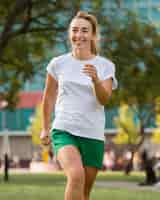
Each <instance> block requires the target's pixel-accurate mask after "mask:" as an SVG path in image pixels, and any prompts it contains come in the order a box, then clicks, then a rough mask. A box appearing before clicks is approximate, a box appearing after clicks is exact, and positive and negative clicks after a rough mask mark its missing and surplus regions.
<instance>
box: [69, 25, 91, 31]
mask: <svg viewBox="0 0 160 200" xmlns="http://www.w3.org/2000/svg"><path fill="white" fill-rule="evenodd" d="M72 29H78V27H76V26H73V27H72ZM88 29H89V28H87V27H82V30H88Z"/></svg>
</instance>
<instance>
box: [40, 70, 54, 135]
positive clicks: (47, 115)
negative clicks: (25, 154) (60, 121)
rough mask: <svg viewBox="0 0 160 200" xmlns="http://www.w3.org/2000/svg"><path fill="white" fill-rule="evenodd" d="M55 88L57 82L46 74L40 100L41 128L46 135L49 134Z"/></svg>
mask: <svg viewBox="0 0 160 200" xmlns="http://www.w3.org/2000/svg"><path fill="white" fill-rule="evenodd" d="M57 88H58V83H57V81H56V80H55V79H54V78H53V77H52V76H51V75H50V74H47V78H46V84H45V89H44V94H43V99H42V113H43V116H42V126H43V131H44V132H45V133H46V134H49V130H50V121H51V114H52V111H53V109H54V105H55V102H56V97H57Z"/></svg>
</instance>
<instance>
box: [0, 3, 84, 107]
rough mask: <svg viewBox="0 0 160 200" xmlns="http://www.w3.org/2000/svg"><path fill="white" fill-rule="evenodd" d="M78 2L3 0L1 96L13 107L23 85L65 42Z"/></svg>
mask: <svg viewBox="0 0 160 200" xmlns="http://www.w3.org/2000/svg"><path fill="white" fill-rule="evenodd" d="M80 2H81V1H80V0H79V1H63V0H58V1H56V0H46V1H40V0H14V1H12V0H1V4H0V24H1V25H0V67H1V70H0V95H1V96H2V97H3V98H4V99H6V100H7V101H8V102H9V104H8V105H9V106H10V107H14V106H15V104H16V102H17V96H16V93H17V92H18V90H19V89H20V88H22V86H23V83H24V82H25V81H26V80H28V79H30V78H31V77H33V76H34V74H35V73H38V72H41V70H42V65H43V62H44V61H46V60H47V59H48V53H49V52H51V53H50V54H52V53H53V52H52V51H53V46H54V45H55V44H57V43H63V42H64V41H65V40H66V34H65V33H66V31H67V26H68V22H69V19H70V18H71V16H72V15H74V14H75V11H76V10H78V9H79V4H80Z"/></svg>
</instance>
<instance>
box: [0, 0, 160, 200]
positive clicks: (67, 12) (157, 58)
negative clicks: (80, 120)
mask: <svg viewBox="0 0 160 200" xmlns="http://www.w3.org/2000/svg"><path fill="white" fill-rule="evenodd" d="M79 10H83V11H87V12H89V13H92V14H94V15H95V16H96V17H97V19H98V22H99V32H100V34H99V38H98V40H99V41H100V47H99V49H100V54H101V55H102V56H104V57H106V58H108V59H110V60H111V61H112V62H113V63H114V64H115V68H116V78H117V80H118V88H117V89H116V90H113V93H112V96H111V98H110V99H109V101H108V103H107V104H106V105H105V106H104V113H105V129H104V136H105V152H104V157H103V167H102V169H101V170H100V172H99V174H98V176H97V179H96V181H95V184H94V186H93V190H92V193H91V197H90V199H93V200H106V199H119V200H122V199H123V200H158V199H159V192H160V78H159V75H160V22H159V19H160V0H158V1H157V0H140V1H137V0H130V1H127V0H120V1H118V0H112V1H110V0H93V1H87V0H86V1H85V0H84V1H82V0H70V1H63V0H46V1H39V0H14V1H12V0H2V1H1V3H0V199H2V200H9V199H11V198H12V199H13V198H15V199H16V200H20V199H24V200H28V199H30V200H43V199H47V200H51V199H53V200H61V199H63V198H64V191H65V183H66V178H65V176H64V172H63V170H62V168H61V166H60V163H59V162H58V160H57V158H56V155H55V152H54V150H53V147H52V145H51V144H48V145H43V144H42V141H41V140H40V133H41V131H42V124H43V123H42V120H43V116H42V112H43V111H42V96H43V90H44V87H45V78H46V66H47V64H48V63H49V61H50V60H51V59H52V58H53V57H56V56H59V55H62V54H65V53H66V52H69V51H70V43H69V41H68V26H69V23H70V21H71V19H72V18H73V16H75V14H76V13H77V12H78V11H79ZM82 101H85V97H84V99H82ZM86 114H87V113H86ZM54 119H55V113H54V112H53V113H52V120H53V121H54ZM75 200H76V199H75Z"/></svg>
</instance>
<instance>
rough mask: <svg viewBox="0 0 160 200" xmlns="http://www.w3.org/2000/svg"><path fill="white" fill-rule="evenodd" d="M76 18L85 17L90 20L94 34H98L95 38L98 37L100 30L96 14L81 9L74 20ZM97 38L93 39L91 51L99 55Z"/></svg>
mask: <svg viewBox="0 0 160 200" xmlns="http://www.w3.org/2000/svg"><path fill="white" fill-rule="evenodd" d="M74 19H85V20H87V21H89V22H90V24H91V26H92V31H93V34H94V36H96V37H95V38H97V39H98V32H99V31H98V22H97V19H96V17H95V16H94V15H91V14H88V13H87V12H85V11H79V12H78V13H77V14H76V16H75V17H74V18H73V19H72V20H74ZM97 39H96V40H92V41H91V52H92V53H93V54H95V55H97V54H98V52H99V47H98V40H97Z"/></svg>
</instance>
